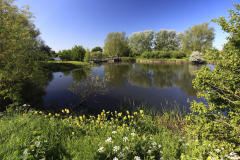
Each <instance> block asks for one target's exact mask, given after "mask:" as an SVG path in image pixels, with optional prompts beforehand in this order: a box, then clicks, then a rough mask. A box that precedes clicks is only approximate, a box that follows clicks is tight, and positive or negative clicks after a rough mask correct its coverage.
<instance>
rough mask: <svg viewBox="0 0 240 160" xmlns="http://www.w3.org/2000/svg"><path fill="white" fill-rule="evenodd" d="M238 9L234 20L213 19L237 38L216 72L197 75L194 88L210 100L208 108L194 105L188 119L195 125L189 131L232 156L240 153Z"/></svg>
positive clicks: (231, 39)
mask: <svg viewBox="0 0 240 160" xmlns="http://www.w3.org/2000/svg"><path fill="white" fill-rule="evenodd" d="M234 6H235V8H236V10H237V11H236V12H235V11H234V10H232V9H230V10H229V12H230V16H229V17H230V20H228V21H227V20H226V19H225V18H223V17H220V18H219V19H213V20H212V21H213V22H215V23H217V24H218V25H220V26H221V27H222V29H223V30H224V31H225V32H231V33H232V34H234V35H235V37H232V36H229V37H228V40H229V43H230V44H231V45H232V47H231V48H229V49H228V50H224V52H223V54H219V55H216V56H219V57H220V58H219V60H218V62H217V65H216V66H215V68H214V70H211V69H210V68H209V67H207V66H205V67H203V68H202V69H201V70H199V71H198V72H197V73H196V74H197V77H196V79H194V80H193V84H194V88H195V89H197V90H198V96H199V97H204V98H205V99H206V100H207V101H208V105H204V104H203V103H202V102H200V103H197V102H196V101H193V102H191V108H190V109H191V110H192V112H193V113H191V114H190V115H189V116H188V120H189V121H190V122H191V125H190V126H189V127H188V131H189V132H190V133H191V134H192V135H194V136H196V137H197V138H198V139H199V140H200V141H201V142H203V143H205V144H207V142H209V141H211V142H213V143H214V144H215V145H216V146H222V147H224V148H225V150H226V152H228V153H230V152H232V151H235V152H239V150H240V145H239V142H240V136H239V135H240V61H239V59H240V50H239V46H238V42H239V37H240V26H239V21H240V16H239V10H240V5H234ZM207 54H208V53H207ZM211 54H217V52H211ZM212 56H215V55H212ZM224 152H225V151H224Z"/></svg>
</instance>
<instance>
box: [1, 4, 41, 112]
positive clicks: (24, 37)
mask: <svg viewBox="0 0 240 160" xmlns="http://www.w3.org/2000/svg"><path fill="white" fill-rule="evenodd" d="M13 2H14V0H1V1H0V100H1V102H2V104H1V107H4V108H5V107H6V106H7V105H9V104H12V105H11V106H14V105H21V104H22V103H25V102H24V99H23V92H24V86H25V85H26V83H28V84H30V85H36V86H40V85H41V84H42V81H39V80H41V79H42V76H43V68H42V67H41V64H42V63H41V62H39V61H37V60H38V59H45V58H46V56H44V55H42V54H41V53H40V52H39V50H38V45H39V41H40V38H39V37H38V36H39V35H40V32H39V30H37V29H36V28H35V25H34V24H33V23H32V22H31V18H33V15H32V13H31V12H29V11H28V10H29V7H28V6H26V7H25V8H23V9H19V8H18V7H17V6H16V5H13ZM6 101H7V103H5V102H6Z"/></svg>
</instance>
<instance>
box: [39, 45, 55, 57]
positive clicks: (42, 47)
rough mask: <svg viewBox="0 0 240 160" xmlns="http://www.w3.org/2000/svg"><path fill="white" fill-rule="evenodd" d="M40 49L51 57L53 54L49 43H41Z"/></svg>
mask: <svg viewBox="0 0 240 160" xmlns="http://www.w3.org/2000/svg"><path fill="white" fill-rule="evenodd" d="M39 51H40V52H41V53H42V54H46V55H47V56H48V57H51V56H52V53H51V48H50V47H49V46H48V45H45V44H41V45H40V46H39Z"/></svg>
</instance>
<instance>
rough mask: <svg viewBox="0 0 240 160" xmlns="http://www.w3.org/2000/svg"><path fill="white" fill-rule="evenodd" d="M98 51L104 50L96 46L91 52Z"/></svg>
mask: <svg viewBox="0 0 240 160" xmlns="http://www.w3.org/2000/svg"><path fill="white" fill-rule="evenodd" d="M97 51H100V52H103V49H102V48H101V47H94V48H93V49H92V50H91V52H97Z"/></svg>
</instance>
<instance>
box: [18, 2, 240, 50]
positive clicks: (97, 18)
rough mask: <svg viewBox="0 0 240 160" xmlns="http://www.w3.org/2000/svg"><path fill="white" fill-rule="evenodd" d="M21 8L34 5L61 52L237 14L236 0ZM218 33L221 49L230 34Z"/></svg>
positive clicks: (216, 43)
mask: <svg viewBox="0 0 240 160" xmlns="http://www.w3.org/2000/svg"><path fill="white" fill-rule="evenodd" d="M233 2H234V3H238V4H239V3H240V0H233ZM14 4H15V5H17V6H18V7H21V6H23V5H29V6H30V11H31V12H32V13H34V16H35V17H36V18H35V19H34V20H35V22H34V24H35V25H36V27H37V28H39V29H40V31H41V37H42V39H43V40H44V41H45V43H46V44H47V45H48V46H49V47H51V48H52V50H55V51H56V52H58V51H59V50H63V49H71V48H72V47H73V46H74V45H82V46H83V47H84V48H87V47H88V48H90V49H92V48H94V47H96V46H100V47H103V46H104V39H105V38H106V37H107V34H108V33H110V32H122V31H125V32H126V36H129V35H130V34H132V33H133V32H139V31H144V30H154V31H155V32H157V31H159V30H160V29H167V30H176V32H177V33H178V32H183V31H184V30H186V29H188V28H189V27H192V26H194V25H197V24H202V23H204V22H210V20H211V19H214V18H219V17H220V16H222V17H225V18H227V17H228V16H229V12H228V9H230V8H232V9H234V6H233V5H232V2H231V0H18V1H16V2H15V3H14ZM210 27H214V29H215V40H214V42H213V46H215V47H217V48H218V49H220V50H221V49H222V45H223V44H224V43H226V42H227V40H226V39H225V38H226V36H228V34H227V33H223V31H222V30H221V27H220V26H218V25H217V24H215V23H213V22H210Z"/></svg>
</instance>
